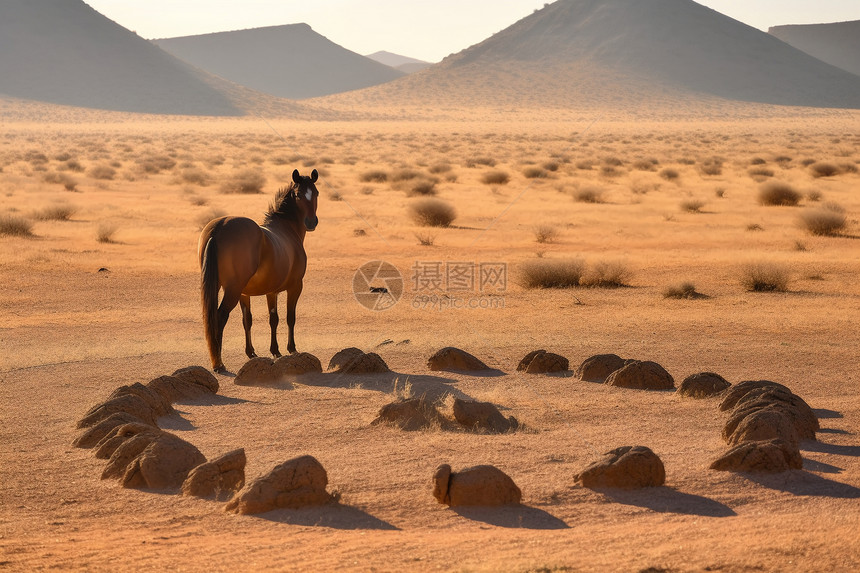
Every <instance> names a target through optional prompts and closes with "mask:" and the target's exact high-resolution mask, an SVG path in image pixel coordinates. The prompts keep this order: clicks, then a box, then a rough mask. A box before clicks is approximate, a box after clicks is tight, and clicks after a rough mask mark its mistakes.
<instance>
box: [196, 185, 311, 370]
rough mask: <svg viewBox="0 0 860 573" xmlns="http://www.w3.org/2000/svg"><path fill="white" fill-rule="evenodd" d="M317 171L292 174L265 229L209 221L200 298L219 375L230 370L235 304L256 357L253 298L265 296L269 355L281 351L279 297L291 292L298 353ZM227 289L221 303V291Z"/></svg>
mask: <svg viewBox="0 0 860 573" xmlns="http://www.w3.org/2000/svg"><path fill="white" fill-rule="evenodd" d="M317 177H318V174H317V170H316V169H314V170H313V171H312V172H311V175H310V177H303V176H301V175H300V174H299V170H298V169H296V170H295V171H293V183H292V184H291V185H290V187H289V188H287V189H281V190H280V191H278V193H277V195H275V199H274V201H273V202H272V204H271V205H270V206H269V210H268V212H267V213H266V217H265V220H264V221H263V224H262V226H261V225H258V224H257V223H255V222H254V221H252V220H251V219H248V218H246V217H220V218H218V219H214V220H213V221H210V222H209V224H208V225H206V227H205V228H204V229H203V232H202V233H201V234H200V241H199V243H198V245H197V253H198V256H199V257H200V271H201V284H200V289H201V299H202V303H203V325H204V327H205V331H206V343H207V344H208V346H209V356H210V358H211V359H212V368H213V369H214V370H215V372H219V373H224V372H226V371H227V369H226V368H225V367H224V362H223V361H222V360H221V342H222V340H223V337H224V325H226V324H227V319H228V318H229V317H230V311H232V310H233V309H234V308H236V303H239V304H240V305H241V307H242V325H243V326H244V327H245V354H247V355H248V358H254V357H255V356H256V354H255V353H254V347H253V346H252V345H251V322H252V320H251V297H252V296H262V295H266V301H267V302H268V304H269V326H271V328H272V344H271V347H270V351H271V352H272V354H273V355H274V356H276V357H277V356H280V355H281V354H280V352H279V350H278V339H277V334H276V331H277V327H278V309H277V304H278V293H280V292H282V291H287V326H288V329H289V335H288V339H287V351H289V352H290V354H292V353H295V351H296V343H295V339H294V336H293V330H294V328H295V324H296V303H297V302H298V300H299V295H301V294H302V279H303V278H304V276H305V269H307V264H308V257H307V254H306V253H305V247H304V240H305V232H306V231H313V230H314V229H315V228H316V226H317V223H318V222H319V219H317V198H318V197H319V192H318V191H317V188H316V185H314V184H315V183H316V181H317ZM219 289H224V296H223V297H222V298H221V304H220V305H219V304H218V291H219Z"/></svg>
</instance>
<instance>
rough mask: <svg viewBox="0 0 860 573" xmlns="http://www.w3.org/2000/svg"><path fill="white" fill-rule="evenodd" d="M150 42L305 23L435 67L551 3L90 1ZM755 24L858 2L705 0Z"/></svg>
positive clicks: (858, 9)
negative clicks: (425, 61) (437, 62)
mask: <svg viewBox="0 0 860 573" xmlns="http://www.w3.org/2000/svg"><path fill="white" fill-rule="evenodd" d="M85 1H86V2H87V4H89V5H90V6H92V7H93V8H95V9H96V10H98V11H99V12H101V13H102V14H104V15H105V16H107V17H108V18H110V19H111V20H114V21H116V22H117V23H119V24H121V25H122V26H124V27H126V28H128V29H130V30H134V31H135V32H137V33H138V34H139V35H141V36H143V37H144V38H150V39H152V38H169V37H173V36H188V35H193V34H205V33H208V32H221V31H225V30H241V29H243V28H257V27H260V26H274V25H280V24H294V23H297V22H305V23H307V24H310V26H311V27H312V28H313V29H314V30H315V31H316V32H318V33H320V34H322V35H323V36H325V37H327V38H328V39H329V40H332V41H333V42H335V43H337V44H340V45H341V46H343V47H345V48H347V49H350V50H352V51H354V52H358V53H360V54H370V53H373V52H376V51H379V50H387V51H389V52H395V53H398V54H402V55H404V56H411V57H413V58H418V59H422V60H427V61H431V62H436V61H439V60H441V59H442V58H444V57H445V56H447V55H448V54H451V53H455V52H459V51H460V50H462V49H464V48H467V47H469V46H471V45H473V44H476V43H478V42H480V41H481V40H483V39H485V38H487V37H489V36H491V35H492V34H494V33H496V32H498V31H499V30H502V29H504V28H506V27H508V26H509V25H511V24H513V23H514V22H515V21H517V20H519V19H520V18H522V17H524V16H526V15H528V14H530V13H531V12H532V11H534V10H535V9H536V8H539V7H541V6H543V5H544V3H545V2H546V0H538V1H532V0H85ZM699 3H700V4H704V5H706V6H709V7H711V8H713V9H715V10H717V11H719V12H722V13H723V14H726V15H728V16H731V17H732V18H735V19H737V20H740V21H742V22H745V23H747V24H749V25H750V26H755V27H756V28H761V29H762V30H767V28H768V27H770V26H775V25H779V24H808V23H815V22H837V21H843V20H860V1H858V0H814V1H813V0H699Z"/></svg>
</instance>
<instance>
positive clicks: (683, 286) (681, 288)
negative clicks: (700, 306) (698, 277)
mask: <svg viewBox="0 0 860 573" xmlns="http://www.w3.org/2000/svg"><path fill="white" fill-rule="evenodd" d="M701 296H702V295H701V294H699V293H698V292H696V285H694V284H693V283H692V282H690V281H684V282H681V283H678V284H675V285H670V286H667V287H666V288H664V289H663V298H677V299H684V298H688V299H693V298H699V297H701Z"/></svg>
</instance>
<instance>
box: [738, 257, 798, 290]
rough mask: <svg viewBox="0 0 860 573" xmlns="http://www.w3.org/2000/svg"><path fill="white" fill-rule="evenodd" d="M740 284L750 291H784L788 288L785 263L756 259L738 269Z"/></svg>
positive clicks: (787, 274) (787, 273)
mask: <svg viewBox="0 0 860 573" xmlns="http://www.w3.org/2000/svg"><path fill="white" fill-rule="evenodd" d="M739 280H740V283H741V286H743V287H744V289H746V290H747V291H750V292H785V291H786V290H787V289H788V282H789V272H788V269H787V268H786V267H785V265H782V264H779V263H775V262H770V261H756V262H750V263H747V264H745V265H743V266H742V267H741V269H740V275H739Z"/></svg>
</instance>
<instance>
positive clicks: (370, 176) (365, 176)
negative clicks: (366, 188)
mask: <svg viewBox="0 0 860 573" xmlns="http://www.w3.org/2000/svg"><path fill="white" fill-rule="evenodd" d="M359 179H360V180H361V181H363V182H364V183H370V182H374V183H385V182H386V181H388V173H387V172H385V171H383V170H382V169H371V170H370V171H365V172H364V173H362V174H361V175H360V176H359Z"/></svg>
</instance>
